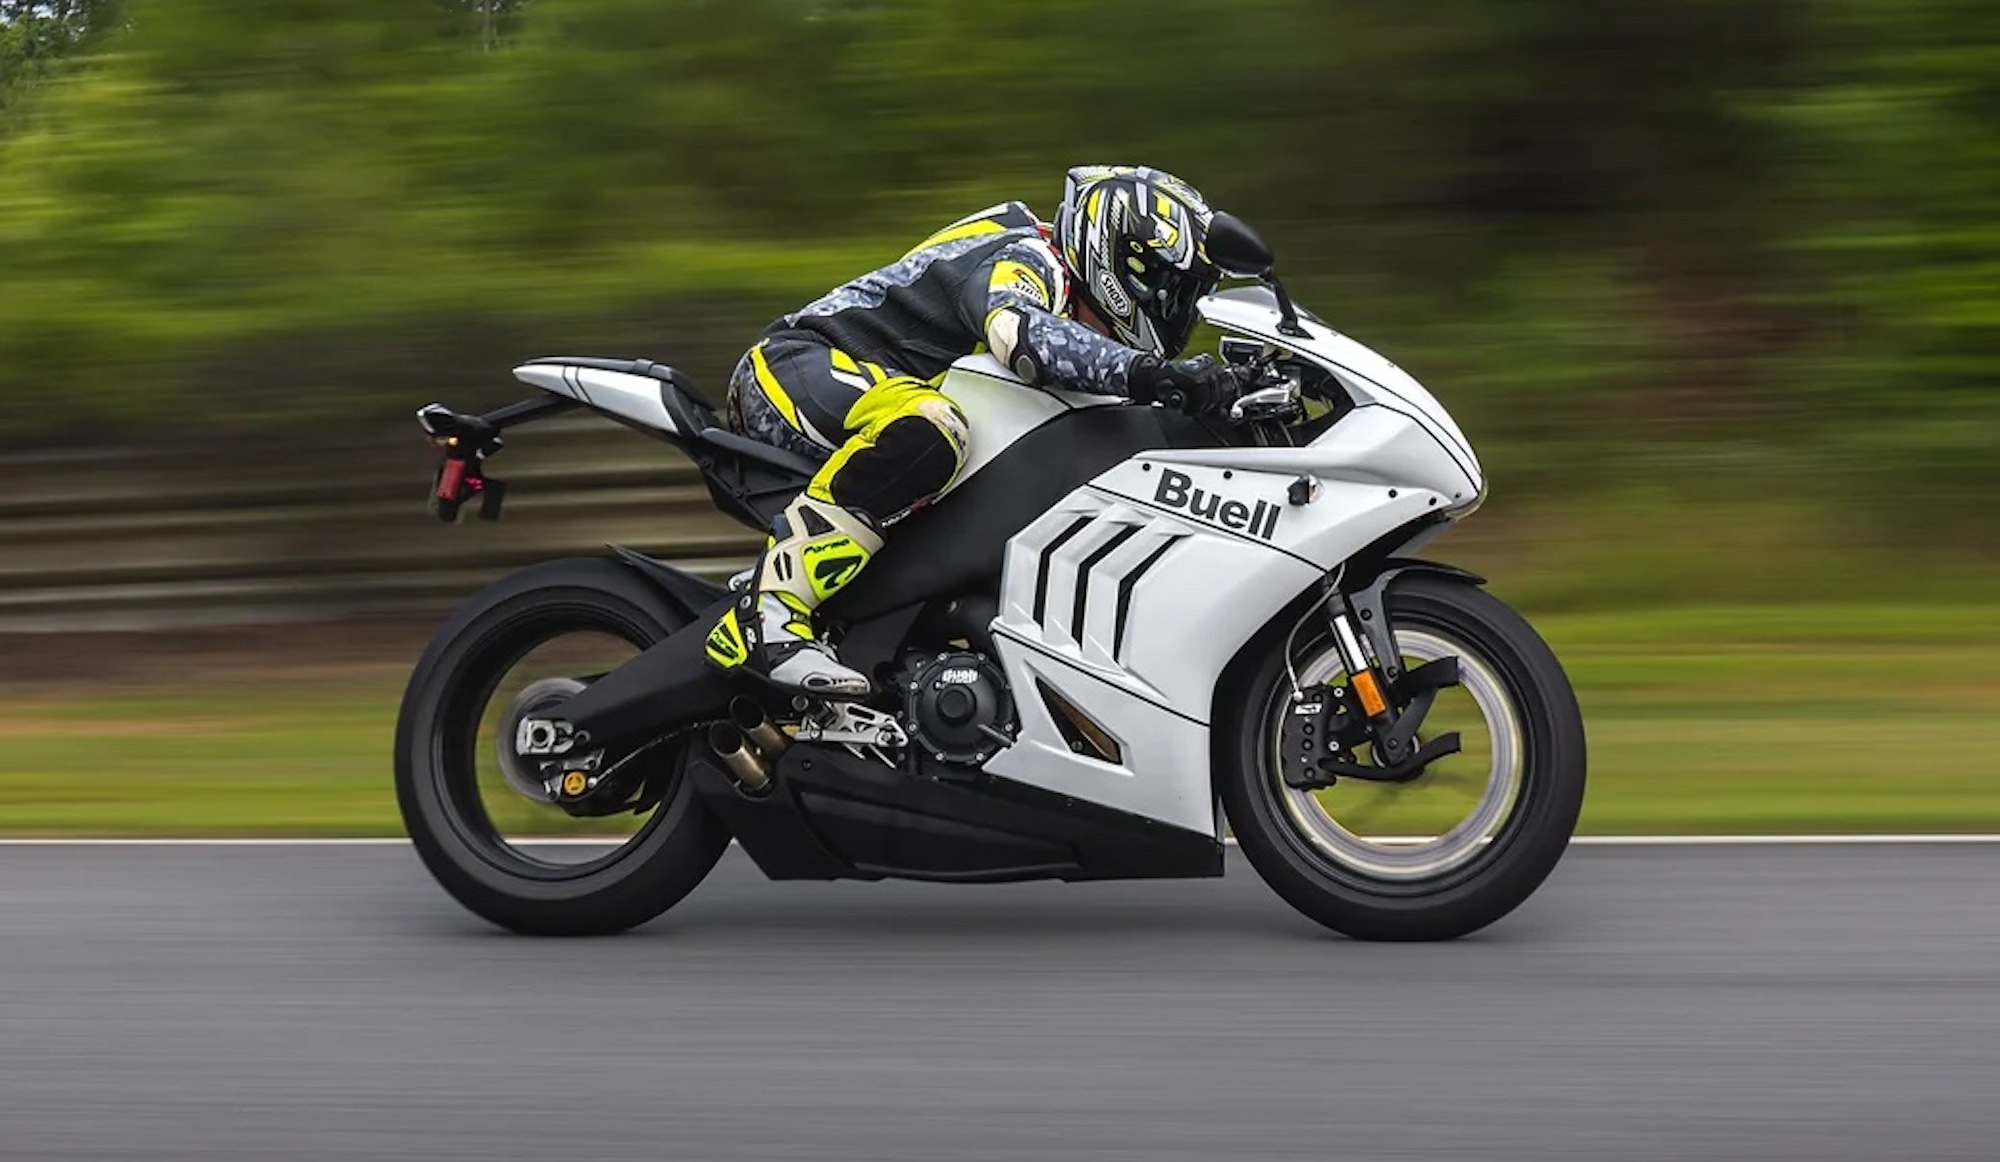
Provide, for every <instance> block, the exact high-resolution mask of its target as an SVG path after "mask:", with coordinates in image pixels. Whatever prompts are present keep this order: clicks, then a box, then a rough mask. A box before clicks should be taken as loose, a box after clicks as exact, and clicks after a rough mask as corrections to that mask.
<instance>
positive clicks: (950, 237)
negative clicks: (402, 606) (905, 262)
mask: <svg viewBox="0 0 2000 1162" xmlns="http://www.w3.org/2000/svg"><path fill="white" fill-rule="evenodd" d="M1005 229H1006V227H1005V226H1002V225H1001V224H1000V223H998V222H995V221H994V220H993V219H991V218H977V219H974V220H973V221H970V222H960V223H958V224H957V225H955V226H946V227H945V228H944V229H942V230H940V231H938V232H937V233H935V234H933V235H931V236H930V237H929V238H926V239H924V240H923V242H921V243H919V244H918V245H917V247H916V249H914V250H911V251H910V254H915V253H917V251H919V250H929V249H930V248H931V247H933V246H943V245H944V244H945V243H947V242H956V241H958V240H959V239H961V238H977V237H979V236H980V235H982V234H998V233H1000V232H1001V231H1002V230H1005ZM910 254H905V255H904V256H903V257H904V258H908V257H909V256H910Z"/></svg>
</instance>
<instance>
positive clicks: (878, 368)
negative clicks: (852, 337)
mask: <svg viewBox="0 0 2000 1162" xmlns="http://www.w3.org/2000/svg"><path fill="white" fill-rule="evenodd" d="M861 367H862V369H863V370H864V371H866V372H868V381H869V382H870V383H880V382H882V381H883V380H885V379H887V378H889V373H888V372H886V371H884V370H882V365H881V364H880V363H869V362H867V361H865V360H864V361H863V362H862V364H861Z"/></svg>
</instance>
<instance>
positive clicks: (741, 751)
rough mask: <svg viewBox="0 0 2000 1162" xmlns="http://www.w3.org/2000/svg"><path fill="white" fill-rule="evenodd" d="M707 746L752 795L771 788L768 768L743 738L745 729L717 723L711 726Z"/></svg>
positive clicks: (739, 783)
mask: <svg viewBox="0 0 2000 1162" xmlns="http://www.w3.org/2000/svg"><path fill="white" fill-rule="evenodd" d="M708 747H709V749H710V750H712V751H714V752H715V757H716V758H719V759H721V760H722V765H723V766H724V767H726V768H728V770H729V777H730V778H732V779H735V780H736V785H737V786H739V787H742V788H743V789H744V790H746V791H749V792H750V793H752V794H762V793H763V792H765V791H767V790H769V789H770V787H771V772H770V770H769V768H767V767H766V766H765V765H764V759H763V758H762V756H760V755H759V754H758V753H757V752H756V750H754V749H753V748H752V747H751V745H750V741H749V740H748V739H747V738H745V737H744V735H743V731H742V729H741V728H739V727H738V726H736V725H735V724H734V723H730V722H718V723H716V724H715V725H713V726H711V727H709V728H708Z"/></svg>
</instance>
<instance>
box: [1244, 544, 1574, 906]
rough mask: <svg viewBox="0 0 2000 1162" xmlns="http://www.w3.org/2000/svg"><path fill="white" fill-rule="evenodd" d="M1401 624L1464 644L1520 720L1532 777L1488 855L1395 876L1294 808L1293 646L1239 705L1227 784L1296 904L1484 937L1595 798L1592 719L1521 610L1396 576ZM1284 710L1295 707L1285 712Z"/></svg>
mask: <svg viewBox="0 0 2000 1162" xmlns="http://www.w3.org/2000/svg"><path fill="white" fill-rule="evenodd" d="M1386 605H1387V611H1388V614H1389V616H1390V619H1391V621H1392V622H1393V623H1394V625H1395V627H1396V629H1397V631H1398V632H1401V631H1403V630H1405V629H1410V630H1419V629H1420V630H1422V631H1423V632H1424V633H1426V634H1429V635H1431V636H1432V637H1433V638H1434V639H1439V640H1444V641H1448V642H1450V643H1452V644H1453V645H1454V647H1455V648H1456V650H1457V651H1458V652H1460V653H1461V654H1463V655H1469V656H1470V658H1471V659H1476V660H1477V661H1478V662H1479V663H1481V664H1482V665H1483V666H1484V667H1485V668H1486V670H1487V671H1488V672H1490V673H1491V674H1492V675H1495V676H1497V678H1498V679H1499V686H1500V688H1502V689H1504V691H1505V695H1506V700H1507V702H1508V703H1510V704H1511V707H1512V710H1513V713H1514V715H1515V716H1516V721H1515V725H1517V726H1518V730H1519V734H1518V738H1517V739H1516V740H1515V741H1516V742H1517V744H1518V747H1519V750H1520V759H1519V761H1520V767H1519V772H1520V785H1519V788H1518V791H1517V792H1516V793H1515V795H1514V797H1513V799H1512V800H1511V806H1510V808H1509V811H1508V813H1507V814H1506V816H1505V818H1504V821H1503V822H1500V823H1499V824H1497V829H1496V830H1495V831H1494V832H1493V833H1492V835H1491V837H1490V839H1487V840H1486V841H1485V842H1484V843H1483V844H1482V845H1480V846H1479V847H1478V849H1477V850H1475V851H1472V852H1470V853H1469V854H1467V855H1466V856H1465V858H1464V859H1463V861H1462V862H1459V863H1456V864H1454V865H1453V866H1450V867H1448V868H1446V869H1444V870H1441V871H1439V872H1438V873H1437V874H1436V875H1434V876H1423V875H1419V876H1415V877H1412V876H1394V877H1392V876H1388V875H1385V874H1377V873H1375V872H1373V871H1371V870H1370V869H1367V868H1364V867H1360V866H1357V865H1356V864H1355V863H1353V862H1343V861H1341V860H1340V859H1338V858H1336V857H1335V855H1334V854H1332V853H1330V852H1329V851H1328V850H1326V845H1324V844H1315V843H1314V842H1312V839H1311V837H1310V836H1309V835H1307V834H1306V833H1305V832H1304V830H1303V829H1302V828H1301V827H1300V826H1299V825H1298V823H1297V821H1296V820H1295V818H1294V817H1293V816H1292V815H1291V814H1290V813H1288V811H1287V809H1286V806H1285V802H1284V799H1283V795H1284V793H1285V789H1284V787H1283V782H1282V779H1281V778H1280V775H1279V771H1278V769H1277V762H1276V759H1275V757H1274V747H1273V746H1272V740H1271V733H1270V729H1269V723H1270V715H1271V713H1272V711H1273V708H1274V706H1276V705H1277V704H1278V702H1279V701H1282V700H1284V699H1286V698H1288V696H1289V693H1290V691H1289V685H1290V679H1289V678H1288V677H1287V674H1286V669H1285V658H1284V657H1283V656H1282V647H1279V648H1275V649H1273V650H1272V651H1271V656H1270V657H1268V658H1267V659H1265V660H1264V661H1263V662H1262V664H1261V665H1259V666H1258V667H1257V669H1256V670H1255V671H1254V673H1253V675H1252V676H1251V677H1250V679H1249V681H1248V682H1247V684H1246V685H1245V687H1244V688H1243V691H1242V696H1241V697H1240V698H1238V699H1237V700H1236V705H1235V708H1234V709H1235V713H1234V717H1233V722H1232V723H1231V725H1230V727H1229V728H1228V729H1229V730H1230V733H1229V734H1226V735H1225V736H1224V737H1225V739H1230V740H1233V741H1225V742H1224V744H1223V748H1221V750H1220V753H1219V754H1218V760H1220V770H1219V774H1218V783H1219V784H1220V786H1219V789H1220V791H1221V795H1222V800H1223V805H1224V808H1225V810H1226V811H1227V812H1228V817H1229V822H1230V825H1231V826H1232V827H1233V828H1234V830H1235V833H1236V837H1237V841H1238V842H1239V843H1240V844H1241V846H1242V849H1243V854H1244V855H1245V856H1246V857H1247V858H1248V859H1249V860H1250V864H1251V866H1252V867H1254V868H1256V869H1257V872H1258V874H1259V875H1261V876H1262V877H1263V878H1264V880H1265V881H1266V882H1267V883H1269V884H1270V885H1271V887H1272V889H1273V890H1275V891H1276V892H1277V893H1278V894H1279V895H1280V896H1282V897H1283V898H1284V899H1285V901H1286V902H1287V903H1289V904H1291V905H1292V906H1293V907H1294V908H1297V909H1298V910H1299V911H1300V912H1303V913H1304V914H1305V915H1307V916H1309V917H1311V918H1312V919H1314V920H1316V921H1318V922H1319V923H1321V924H1324V925H1326V926H1327V927H1329V928H1332V929H1334V930H1335V931H1337V932H1341V933H1344V934H1346V935H1348V936H1351V937H1354V938H1356V939H1360V940H1450V939H1455V938H1457V937H1459V936H1463V935H1466V934H1467V933H1470V932H1476V931H1478V930H1479V929H1481V928H1484V927H1486V926H1487V925H1488V924H1491V923H1493V922H1494V921H1495V920H1498V919H1500V918H1501V917H1502V916H1505V915H1507V914H1508V913H1509V912H1511V911H1513V910H1514V909H1515V908H1516V907H1518V906H1519V905H1520V904H1521V903H1522V901H1524V900H1526V899H1527V898H1528V896H1529V895H1531V894H1532V893H1533V892H1534V891H1535V889H1536V888H1538V887H1539V886H1541V883H1542V881H1543V880H1544V879H1546V878H1547V877H1548V875H1549V873H1550V872H1551V871H1552V870H1554V868H1555V866H1556V863H1557V862H1558V861H1559V860H1560V859H1561V858H1562V855H1563V852H1564V850H1566V848H1567V847H1568V844H1569V840H1570V836H1571V834H1572V833H1573V832H1574V831H1575V829H1576V821H1577V815H1578V813H1579V812H1580V810H1581V809H1582V806H1583V792H1584V782H1585V767H1586V749H1585V742H1584V731H1583V717H1582V714H1581V712H1580V711H1579V710H1578V708H1577V704H1576V695H1575V693H1574V691H1573V690H1572V689H1571V687H1570V684H1569V679H1568V677H1567V676H1566V675H1565V674H1564V673H1563V669H1562V665H1561V663H1560V662H1558V661H1557V660H1556V657H1555V655H1554V653H1552V652H1551V651H1550V650H1549V647H1548V645H1547V644H1546V643H1545V642H1543V641H1542V639H1541V637H1540V636H1539V635H1538V634H1536V633H1535V631H1534V629H1533V628H1532V627H1531V626H1529V625H1528V623H1527V621H1525V620H1524V619H1523V618H1522V617H1521V616H1520V615H1519V614H1517V613H1515V612H1514V611H1513V610H1512V609H1509V608H1508V607H1507V606H1506V605H1505V604H1504V603H1502V602H1501V601H1500V600H1498V599H1497V598H1495V597H1493V596H1491V595H1489V594H1487V593H1485V592H1483V591H1481V590H1479V589H1477V588H1476V587H1474V586H1473V585H1471V584H1469V583H1467V582H1464V581H1459V580H1455V579H1443V578H1438V577H1433V576H1426V575H1415V576H1407V577H1403V578H1399V579H1397V580H1396V581H1394V582H1392V583H1391V585H1390V588H1389V592H1388V595H1387V598H1386ZM1280 713H1282V712H1281V711H1280Z"/></svg>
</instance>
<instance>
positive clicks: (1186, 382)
mask: <svg viewBox="0 0 2000 1162" xmlns="http://www.w3.org/2000/svg"><path fill="white" fill-rule="evenodd" d="M1240 386H1241V385H1240V384H1239V382H1238V380H1237V373H1236V369H1235V368H1234V367H1231V366H1230V365H1228V364H1226V363H1218V362H1216V360H1215V357H1214V356H1213V355H1197V356H1195V357H1194V358H1192V359H1174V360H1167V359H1161V358H1160V357H1159V356H1157V355H1141V356H1139V357H1138V358H1137V359H1134V360H1133V361H1132V368H1131V370H1130V371H1128V372H1126V373H1125V388H1126V392H1127V394H1129V395H1130V396H1131V397H1132V398H1133V399H1134V400H1137V401H1138V402H1140V403H1162V404H1165V405H1167V406H1168V407H1170V408H1174V409H1175V410H1177V411H1181V412H1184V413H1186V414H1187V415H1191V416H1203V415H1207V414H1209V413H1210V412H1213V411H1217V410H1219V409H1220V408H1221V407H1222V406H1223V405H1225V404H1227V403H1229V402H1230V401H1232V400H1234V399H1235V398H1236V395H1237V392H1238V390H1239V389H1240Z"/></svg>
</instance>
